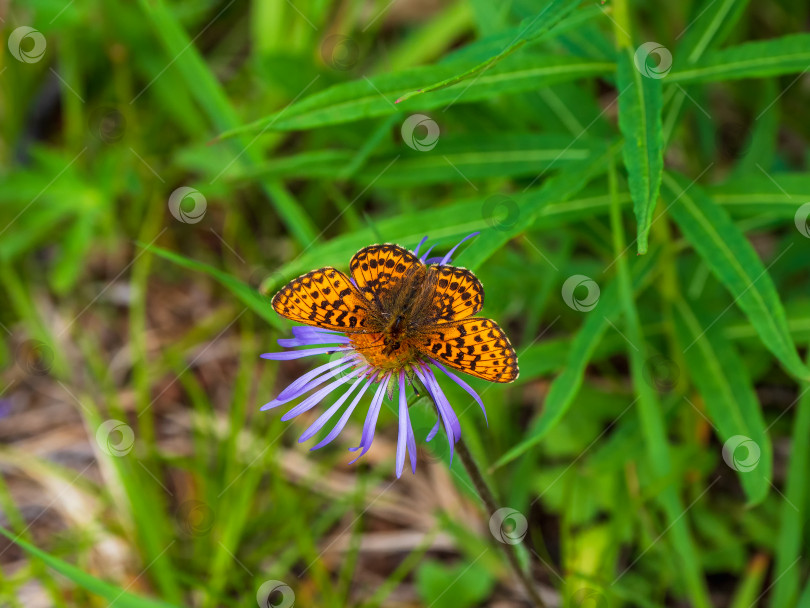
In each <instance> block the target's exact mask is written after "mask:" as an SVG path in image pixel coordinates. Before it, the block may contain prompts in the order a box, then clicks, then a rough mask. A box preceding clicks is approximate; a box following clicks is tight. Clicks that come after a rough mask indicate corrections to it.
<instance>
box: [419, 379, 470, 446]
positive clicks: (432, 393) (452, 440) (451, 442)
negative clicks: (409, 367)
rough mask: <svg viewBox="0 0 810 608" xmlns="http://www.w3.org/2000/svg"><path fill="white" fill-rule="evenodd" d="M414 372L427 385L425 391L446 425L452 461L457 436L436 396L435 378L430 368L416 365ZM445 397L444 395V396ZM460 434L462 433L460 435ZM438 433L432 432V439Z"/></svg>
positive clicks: (445, 429)
mask: <svg viewBox="0 0 810 608" xmlns="http://www.w3.org/2000/svg"><path fill="white" fill-rule="evenodd" d="M413 370H414V371H415V372H416V375H417V376H418V377H419V379H420V380H421V381H422V384H424V385H425V389H426V390H427V392H428V394H429V395H430V397H431V398H432V399H433V403H435V404H436V409H437V410H439V418H441V420H442V422H443V423H444V432H445V433H446V434H447V443H448V444H449V445H450V458H451V461H452V457H453V448H454V446H455V444H456V441H455V435H454V433H453V426H452V425H451V424H450V419H449V418H448V417H447V416H445V415H444V407H443V404H442V403H441V400H440V399H439V398H438V396H437V395H436V392H435V391H434V389H433V385H432V383H431V381H430V380H433V381H434V382H435V378H433V374H432V373H431V374H429V372H430V368H426V367H425V368H423V367H422V366H419V365H416V366H414V368H413ZM428 375H429V376H430V380H429V379H428ZM442 396H444V395H442ZM459 434H460V433H459ZM435 435H436V433H434V432H433V431H431V439H432V438H433V436H435Z"/></svg>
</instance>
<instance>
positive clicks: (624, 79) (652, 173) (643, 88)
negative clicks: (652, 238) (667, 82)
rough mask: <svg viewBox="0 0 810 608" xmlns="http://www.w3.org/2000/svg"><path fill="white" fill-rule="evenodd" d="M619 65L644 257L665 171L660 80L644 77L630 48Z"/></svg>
mask: <svg viewBox="0 0 810 608" xmlns="http://www.w3.org/2000/svg"><path fill="white" fill-rule="evenodd" d="M617 62H618V68H617V74H616V81H617V86H618V87H619V91H620V95H619V128H620V129H621V132H622V135H624V149H623V153H624V164H625V166H626V167H627V173H628V180H629V185H630V196H632V198H633V210H634V211H635V214H636V222H637V223H638V228H637V241H638V245H637V246H638V253H640V254H643V253H647V235H648V234H649V232H650V223H651V221H652V214H653V210H654V209H655V204H656V202H657V201H658V193H659V192H660V189H661V176H662V174H663V171H664V137H663V131H662V126H661V110H662V106H663V101H662V95H661V79H659V78H649V77H646V76H644V75H642V74H641V72H640V71H639V70H638V69H636V66H634V65H633V56H632V51H631V50H630V49H629V48H624V49H621V51H620V52H619V56H618V59H617Z"/></svg>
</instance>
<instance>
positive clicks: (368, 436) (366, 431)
mask: <svg viewBox="0 0 810 608" xmlns="http://www.w3.org/2000/svg"><path fill="white" fill-rule="evenodd" d="M390 379H391V373H390V372H389V373H387V374H386V375H385V378H383V379H382V381H381V382H380V386H379V387H377V392H376V393H374V399H372V400H371V405H370V406H369V408H368V414H366V422H365V424H364V425H363V436H362V437H361V438H360V445H359V446H357V447H356V448H349V449H350V450H351V451H353V452H355V451H357V450H359V449H360V448H363V451H362V452H360V453H359V454H358V455H357V457H356V458H355V459H354V460H352V461H351V462H350V463H349V464H353V463H355V462H357V460H358V459H359V458H360V457H361V456H363V455H364V454H365V453H366V452H368V451H369V449H371V444H372V443H373V442H374V431H375V430H376V428H377V418H378V417H379V415H380V406H382V402H383V398H384V397H385V389H386V388H388V381H389V380H390Z"/></svg>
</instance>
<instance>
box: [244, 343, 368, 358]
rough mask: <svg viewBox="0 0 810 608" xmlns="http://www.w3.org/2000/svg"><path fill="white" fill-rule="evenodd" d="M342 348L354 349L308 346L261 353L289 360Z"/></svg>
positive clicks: (342, 348)
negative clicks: (279, 351)
mask: <svg viewBox="0 0 810 608" xmlns="http://www.w3.org/2000/svg"><path fill="white" fill-rule="evenodd" d="M342 350H352V349H351V347H350V346H326V347H324V348H307V349H304V350H288V351H285V352H281V353H264V354H263V355H260V356H261V358H262V359H273V360H274V361H288V360H290V359H301V358H302V357H311V356H312V355H323V354H324V353H335V352H339V351H342Z"/></svg>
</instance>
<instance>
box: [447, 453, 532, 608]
mask: <svg viewBox="0 0 810 608" xmlns="http://www.w3.org/2000/svg"><path fill="white" fill-rule="evenodd" d="M456 453H457V454H458V457H459V458H461V462H462V464H464V468H465V469H466V470H467V474H468V475H469V476H470V479H471V480H472V482H473V485H474V486H475V491H476V493H477V494H478V496H479V497H480V498H481V501H482V502H483V503H484V506H485V507H486V510H487V512H488V513H489V515H490V517H491V516H492V514H493V513H495V511H497V510H498V503H497V502H496V500H495V496H494V495H493V494H492V491H491V490H490V488H489V485H488V484H487V482H486V480H485V479H484V476H483V475H482V474H481V469H480V468H479V467H478V465H477V464H476V462H475V459H474V458H473V456H472V454H470V451H469V450H468V449H467V444H466V443H464V440H463V439H459V440H458V443H457V444H456ZM501 547H502V548H503V550H504V553H506V559H507V560H509V565H510V566H511V567H512V570H514V571H515V574H516V575H517V577H518V579H519V580H520V582H521V584H522V585H523V588H524V589H526V593H527V594H528V596H529V598H530V599H531V601H532V603H533V604H534V605H535V606H537V607H539V608H543V607H544V606H545V604H544V603H543V600H541V599H540V595H539V594H538V593H537V589H535V587H534V583H532V581H531V579H530V578H529V575H528V574H527V573H526V572H525V571H524V570H523V568H521V567H520V562H519V561H518V555H517V551H516V550H515V546H514V545H510V544H508V543H501Z"/></svg>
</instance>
